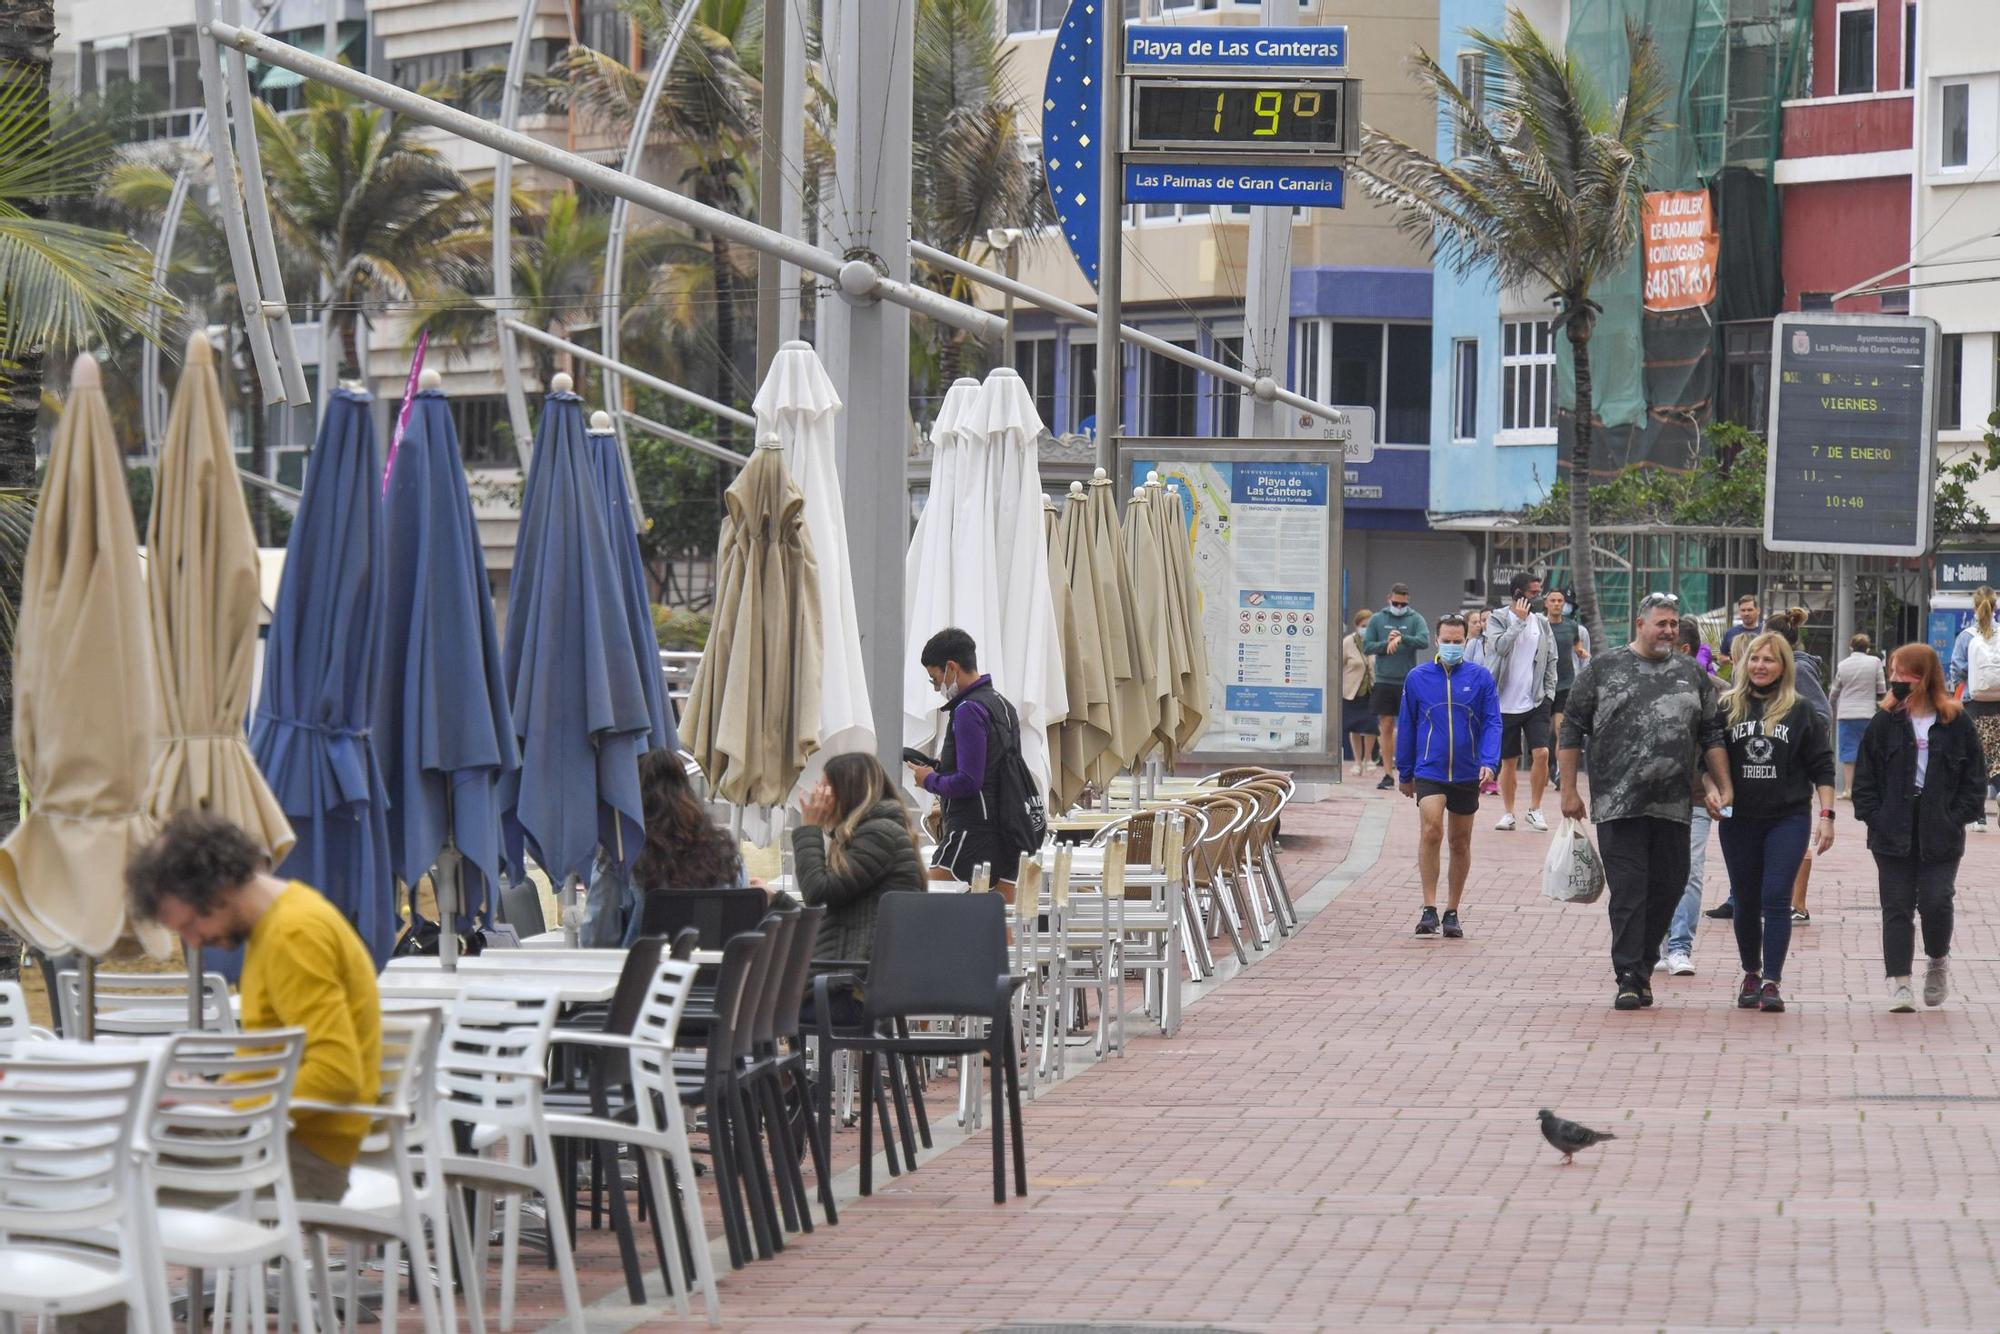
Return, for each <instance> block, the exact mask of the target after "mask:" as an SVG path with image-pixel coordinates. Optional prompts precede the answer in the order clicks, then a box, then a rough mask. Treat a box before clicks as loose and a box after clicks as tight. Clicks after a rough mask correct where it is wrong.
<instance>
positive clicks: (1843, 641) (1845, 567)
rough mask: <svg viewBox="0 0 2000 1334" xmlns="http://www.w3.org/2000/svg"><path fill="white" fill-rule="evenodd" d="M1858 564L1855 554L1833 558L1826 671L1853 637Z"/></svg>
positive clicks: (1830, 668) (1842, 652) (1831, 667)
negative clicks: (1830, 636) (1830, 639)
mask: <svg viewBox="0 0 2000 1334" xmlns="http://www.w3.org/2000/svg"><path fill="white" fill-rule="evenodd" d="M1859 566H1860V559H1859V558H1858V557H1855V556H1835V557H1834V558H1833V652H1832V653H1831V654H1830V655H1829V656H1828V660H1827V670H1828V671H1831V670H1832V669H1833V667H1834V665H1835V664H1836V663H1838V662H1839V661H1840V660H1841V658H1842V657H1843V656H1844V655H1845V654H1846V653H1847V641H1848V640H1850V639H1852V638H1854V585H1855V578H1856V574H1857V573H1858V569H1859Z"/></svg>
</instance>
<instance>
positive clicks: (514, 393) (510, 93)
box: [492, 0, 630, 480]
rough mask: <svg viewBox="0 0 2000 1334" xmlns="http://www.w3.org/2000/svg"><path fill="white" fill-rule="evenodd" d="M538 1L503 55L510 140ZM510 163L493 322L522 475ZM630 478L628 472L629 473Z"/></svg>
mask: <svg viewBox="0 0 2000 1334" xmlns="http://www.w3.org/2000/svg"><path fill="white" fill-rule="evenodd" d="M541 8H542V7H541V0H521V17H520V21H519V22H518V23H517V24H516V26H515V28H514V45H513V46H511V47H509V48H508V49H507V80H506V83H505V85H504V86H503V87H502V89H501V93H500V125H501V127H502V128H503V129H505V130H506V131H507V132H508V133H509V134H512V133H515V127H516V125H517V124H518V123H519V121H520V118H521V80H522V78H523V77H524V76H525V75H526V73H527V65H528V48H529V46H530V44H531V41H532V34H533V33H534V30H535V19H536V17H537V16H538V15H539V14H540V13H541ZM563 12H564V13H565V14H567V15H569V23H570V34H569V35H570V40H571V41H572V42H573V41H575V40H576V17H575V13H574V11H572V10H571V9H570V8H569V6H567V5H565V6H563ZM513 191H514V159H513V156H512V155H510V154H508V153H506V152H504V151H503V152H499V153H498V154H497V156H496V157H495V158H494V162H493V226H492V232H493V318H494V332H495V334H496V335H497V341H498V343H499V355H500V383H501V385H502V386H503V387H504V388H505V390H506V394H507V419H508V421H509V422H510V423H511V424H512V425H513V427H514V453H515V454H516V455H517V456H518V457H519V458H520V460H521V471H522V472H526V471H527V470H528V447H529V446H528V442H529V441H530V440H531V439H533V438H534V437H533V435H532V433H531V431H530V428H529V425H528V395H527V391H526V390H525V389H523V388H522V386H521V350H520V348H519V347H518V346H516V344H515V342H514V328H513V325H512V323H511V321H512V320H513V318H514V310H513V301H514V262H513V255H512V251H513V247H514V208H513V202H512V201H513ZM627 478H628V480H629V478H630V469H629V467H628V469H627Z"/></svg>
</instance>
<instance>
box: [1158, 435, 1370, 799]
mask: <svg viewBox="0 0 2000 1334" xmlns="http://www.w3.org/2000/svg"><path fill="white" fill-rule="evenodd" d="M1166 443H1167V442H1164V441H1146V440H1127V441H1121V442H1120V446H1121V449H1120V454H1121V456H1122V457H1123V458H1124V459H1125V460H1126V461H1127V463H1128V465H1129V466H1128V468H1127V469H1126V475H1127V478H1128V479H1129V481H1130V482H1131V484H1132V485H1134V486H1137V485H1140V484H1142V483H1143V482H1145V480H1146V475H1147V473H1149V472H1157V473H1159V475H1160V480H1161V481H1162V482H1163V483H1165V484H1167V485H1169V486H1174V487H1177V488H1178V489H1179V491H1180V494H1181V497H1182V502H1181V503H1182V510H1183V514H1184V516H1185V518H1186V521H1187V533H1188V541H1189V543H1190V546H1191V549H1192V552H1193V561H1192V564H1193V567H1194V575H1195V584H1196V587H1197V589H1198V590H1199V593H1200V596H1201V608H1202V631H1203V634H1204V636H1205V638H1206V639H1207V641H1208V664H1209V699H1210V701H1211V704H1210V708H1211V713H1210V717H1209V726H1208V730H1207V731H1206V732H1205V733H1203V735H1202V737H1201V739H1200V740H1199V741H1197V742H1196V743H1195V745H1194V747H1193V750H1194V751H1196V752H1197V753H1199V754H1202V755H1205V756H1220V755H1250V756H1265V757H1272V756H1284V757H1287V758H1289V759H1292V760H1293V761H1295V762H1296V761H1310V760H1313V759H1318V758H1322V757H1326V756H1328V754H1329V750H1330V746H1337V745H1338V744H1339V738H1338V735H1337V713H1336V714H1334V715H1332V716H1331V717H1330V715H1329V712H1328V708H1329V704H1331V705H1332V706H1333V707H1334V708H1335V709H1336V710H1337V708H1338V703H1339V700H1338V695H1339V691H1338V689H1337V688H1335V687H1334V683H1335V682H1336V681H1337V680H1338V676H1339V671H1340V663H1339V639H1340V634H1339V630H1340V627H1339V624H1338V622H1339V618H1340V617H1339V608H1338V607H1337V606H1336V605H1334V603H1333V601H1332V600H1331V596H1330V595H1331V591H1332V587H1333V583H1334V578H1333V566H1334V562H1333V553H1334V551H1335V550H1336V547H1335V545H1334V543H1335V524H1336V522H1337V518H1336V515H1337V510H1336V508H1335V507H1334V506H1332V505H1331V504H1330V503H1329V497H1330V495H1331V479H1332V476H1333V470H1334V468H1336V467H1337V466H1339V452H1338V451H1337V450H1327V449H1304V450H1302V449H1299V448H1297V446H1298V445H1299V444H1300V443H1301V442H1298V441H1289V440H1288V441H1268V442H1263V443H1264V444H1265V445H1266V446H1276V447H1277V448H1272V449H1271V450H1270V453H1271V454H1276V455H1279V457H1268V456H1267V457H1255V456H1251V457H1243V456H1241V455H1236V456H1234V457H1215V455H1216V454H1221V453H1225V450H1224V449H1221V448H1218V447H1224V446H1230V445H1238V446H1251V445H1254V444H1255V443H1257V442H1252V441H1243V442H1237V441H1221V440H1203V441H1175V442H1172V443H1173V444H1174V445H1175V446H1180V447H1182V448H1176V449H1174V450H1173V451H1172V452H1169V451H1168V450H1167V449H1165V448H1161V446H1163V445H1165V444H1166ZM1193 446H1201V447H1205V449H1204V450H1203V452H1204V453H1206V454H1208V455H1209V457H1199V458H1196V457H1174V454H1181V453H1192V452H1193V450H1192V449H1191V448H1187V447H1193ZM1226 452H1227V453H1229V454H1235V453H1236V451H1234V450H1228V451H1226Z"/></svg>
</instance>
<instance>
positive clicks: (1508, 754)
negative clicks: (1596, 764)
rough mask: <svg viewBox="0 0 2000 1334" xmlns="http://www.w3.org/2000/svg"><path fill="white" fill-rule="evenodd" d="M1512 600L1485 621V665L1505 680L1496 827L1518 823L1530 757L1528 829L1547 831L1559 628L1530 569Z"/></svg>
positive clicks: (1515, 584) (1516, 583)
mask: <svg viewBox="0 0 2000 1334" xmlns="http://www.w3.org/2000/svg"><path fill="white" fill-rule="evenodd" d="M1507 593H1508V597H1509V598H1510V601H1509V603H1508V605H1507V606H1505V607H1502V608H1501V609H1500V610H1498V611H1496V612H1494V613H1493V614H1492V615H1491V616H1490V617H1488V618H1487V621H1486V664H1487V667H1488V669H1489V670H1491V671H1492V673H1493V678H1494V680H1496V681H1498V682H1499V683H1500V719H1501V727H1500V800H1501V803H1502V804H1503V805H1505V806H1506V808H1507V809H1506V812H1505V813H1504V814H1502V815H1501V817H1500V820H1499V822H1498V823H1497V824H1495V825H1494V826H1493V827H1494V828H1495V829H1500V830H1511V829H1513V828H1514V795H1515V792H1516V791H1517V789H1518V787H1519V779H1520V768H1521V760H1522V757H1523V755H1524V753H1525V755H1526V758H1527V761H1528V781H1529V786H1528V796H1529V801H1528V828H1530V829H1534V830H1539V831H1541V832H1542V833H1547V832H1548V828H1549V822H1548V821H1547V820H1545V819H1543V818H1542V797H1543V795H1544V794H1546V793H1547V791H1548V787H1549V751H1550V750H1551V748H1552V747H1553V746H1554V744H1555V738H1554V736H1553V735H1552V733H1551V731H1550V727H1549V717H1550V714H1551V712H1552V710H1553V708H1554V701H1555V696H1556V675H1557V672H1556V644H1557V641H1556V633H1555V630H1554V628H1553V627H1551V626H1550V625H1549V618H1548V617H1547V616H1546V615H1544V614H1543V611H1542V606H1543V603H1542V581H1541V579H1540V577H1539V576H1537V575H1534V574H1532V573H1530V572H1528V571H1526V570H1523V571H1522V572H1521V573H1519V574H1517V575H1515V576H1514V578H1513V580H1512V581H1511V582H1510V583H1509V584H1508V587H1507Z"/></svg>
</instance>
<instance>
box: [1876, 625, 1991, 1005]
mask: <svg viewBox="0 0 2000 1334" xmlns="http://www.w3.org/2000/svg"><path fill="white" fill-rule="evenodd" d="M1985 804H1986V775H1985V765H1984V761H1983V759H1982V757H1981V755H1980V751H1979V736H1978V733H1977V732H1976V731H1974V729H1973V726H1972V719H1971V718H1969V717H1967V716H1966V713H1965V710H1964V709H1962V708H1960V707H1959V704H1958V701H1957V700H1955V699H1953V698H1952V697H1951V693H1950V692H1949V691H1948V690H1947V689H1946V688H1945V683H1944V669H1943V668H1942V667H1940V666H1939V665H1938V656H1937V651H1936V650H1934V649H1933V648H1931V646H1930V645H1928V644H1905V645H1903V646H1902V647H1901V648H1899V649H1897V650H1896V651H1895V652H1894V653H1892V654H1890V655H1889V693H1888V694H1887V695H1885V696H1883V698H1882V707H1881V709H1880V710H1879V711H1877V713H1876V714H1875V716H1874V717H1873V718H1872V719H1870V720H1869V723H1868V730H1867V731H1866V732H1865V733H1863V734H1862V737H1861V749H1860V751H1859V753H1858V754H1857V755H1856V756H1855V761H1854V818H1855V819H1857V820H1859V821H1861V822H1862V823H1863V824H1865V825H1867V826H1868V850H1869V851H1870V852H1871V853H1873V854H1874V855H1875V869H1876V873H1877V876H1878V888H1879V891H1880V894H1881V897H1882V961H1883V966H1884V968H1885V969H1886V971H1887V972H1888V975H1889V1009H1890V1010H1891V1011H1893V1012H1894V1013H1897V1014H1907V1013H1909V1012H1910V1011H1911V1010H1914V1009H1916V1008H1917V1006H1916V999H1915V997H1914V996H1913V995H1912V993H1911V990H1910V963H1911V958H1912V955H1913V953H1914V950H1915V946H1916V939H1915V924H1914V922H1913V920H1912V919H1913V918H1914V919H1918V920H1921V921H1922V923H1923V935H1924V954H1925V955H1926V956H1927V957H1928V958H1929V959H1930V967H1929V970H1928V971H1927V972H1926V973H1925V975H1924V1004H1926V1005H1941V1004H1943V1003H1944V999H1945V997H1946V995H1948V994H1949V993H1950V990H1951V985H1950V971H1949V970H1950V956H1951V928H1952V897H1953V894H1954V893H1955V892H1956V886H1957V881H1958V863H1959V861H1960V860H1961V859H1962V858H1963V857H1964V856H1965V827H1966V826H1967V825H1968V824H1971V823H1972V819H1973V817H1974V816H1975V815H1977V814H1978V813H1979V812H1980V811H1981V810H1983V809H1984V807H1985Z"/></svg>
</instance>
